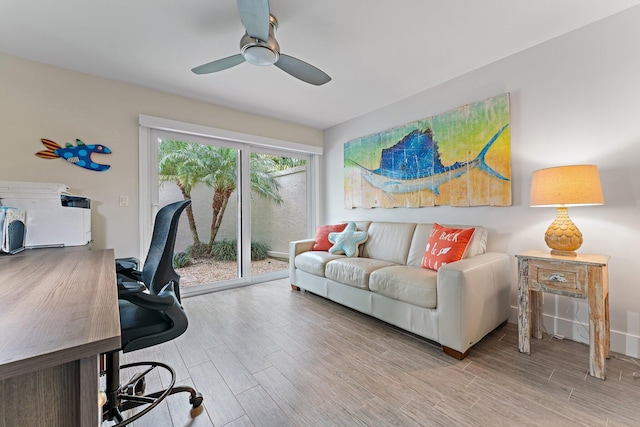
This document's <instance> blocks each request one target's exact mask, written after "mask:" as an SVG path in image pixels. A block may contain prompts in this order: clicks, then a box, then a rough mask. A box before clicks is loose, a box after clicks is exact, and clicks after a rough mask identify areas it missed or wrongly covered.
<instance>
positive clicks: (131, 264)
mask: <svg viewBox="0 0 640 427" xmlns="http://www.w3.org/2000/svg"><path fill="white" fill-rule="evenodd" d="M117 268H122V269H125V270H130V269H134V270H138V269H139V268H140V260H139V259H138V258H136V257H127V258H116V269H117Z"/></svg>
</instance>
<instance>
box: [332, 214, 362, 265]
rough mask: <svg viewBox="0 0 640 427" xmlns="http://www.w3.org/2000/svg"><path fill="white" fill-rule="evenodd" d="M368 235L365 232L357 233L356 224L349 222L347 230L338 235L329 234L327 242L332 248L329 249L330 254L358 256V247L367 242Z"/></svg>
mask: <svg viewBox="0 0 640 427" xmlns="http://www.w3.org/2000/svg"><path fill="white" fill-rule="evenodd" d="M368 238H369V235H368V234H367V232H366V231H357V230H356V223H355V222H350V223H349V224H347V228H345V229H344V231H341V232H339V233H337V232H333V233H329V241H330V242H331V243H333V246H332V247H331V248H329V252H331V253H332V254H342V253H343V254H345V255H346V256H348V257H354V256H358V251H359V247H360V245H361V244H363V243H364V242H366V241H367V239H368Z"/></svg>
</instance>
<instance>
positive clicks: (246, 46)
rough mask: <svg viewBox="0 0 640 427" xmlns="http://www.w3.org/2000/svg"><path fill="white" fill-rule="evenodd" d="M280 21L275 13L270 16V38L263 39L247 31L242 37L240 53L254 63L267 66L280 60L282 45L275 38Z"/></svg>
mask: <svg viewBox="0 0 640 427" xmlns="http://www.w3.org/2000/svg"><path fill="white" fill-rule="evenodd" d="M277 28H278V21H277V20H276V18H275V17H274V16H273V15H270V16H269V40H267V41H263V40H260V39H256V38H253V37H251V36H250V35H249V34H247V33H245V34H244V36H242V39H240V53H242V56H244V59H245V60H246V61H247V62H248V63H250V64H253V65H260V66H267V65H273V64H275V63H276V62H278V59H279V58H280V45H279V44H278V41H277V40H276V39H275V32H276V29H277Z"/></svg>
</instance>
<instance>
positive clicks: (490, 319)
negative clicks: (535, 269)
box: [436, 252, 511, 353]
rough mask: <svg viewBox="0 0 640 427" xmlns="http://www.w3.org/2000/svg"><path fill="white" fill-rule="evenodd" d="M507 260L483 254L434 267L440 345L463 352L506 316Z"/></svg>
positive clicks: (508, 267) (509, 262) (509, 286)
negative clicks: (436, 270)
mask: <svg viewBox="0 0 640 427" xmlns="http://www.w3.org/2000/svg"><path fill="white" fill-rule="evenodd" d="M510 273H511V259H510V258H509V256H508V255H507V254H502V253H491V252H489V253H485V254H482V255H477V256H474V257H472V258H467V259H463V260H460V261H456V262H452V263H450V264H446V265H443V266H442V267H440V269H439V270H438V279H437V285H436V286H437V291H436V292H437V308H436V309H437V311H438V313H439V321H438V339H439V342H440V344H442V345H444V346H447V347H450V348H452V349H454V350H457V351H459V352H461V353H465V352H466V351H467V350H468V349H469V348H470V347H471V346H472V345H474V344H475V343H476V342H478V341H479V340H481V339H482V338H483V337H484V336H485V335H486V334H488V333H489V332H491V331H492V330H494V329H495V328H496V327H498V326H499V325H500V324H501V323H502V322H504V321H505V320H507V319H508V318H509V297H510V292H511V274H510Z"/></svg>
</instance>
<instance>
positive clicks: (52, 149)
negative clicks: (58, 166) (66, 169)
mask: <svg viewBox="0 0 640 427" xmlns="http://www.w3.org/2000/svg"><path fill="white" fill-rule="evenodd" d="M40 141H42V145H44V146H45V147H47V149H46V150H42V151H38V152H37V153H36V156H38V157H42V158H43V159H58V158H60V159H63V160H66V161H67V162H69V163H72V164H74V165H76V166H80V167H81V168H84V169H88V170H92V171H97V172H104V171H106V170H107V169H109V168H110V167H111V165H104V164H100V163H95V162H94V161H93V160H92V159H91V154H93V153H98V154H111V150H110V149H109V147H107V146H105V145H100V144H91V145H87V144H85V143H84V142H82V141H81V140H79V139H76V145H73V144H70V143H68V142H67V144H66V145H65V146H64V147H61V146H60V145H59V144H57V143H56V142H53V141H51V140H49V139H44V138H43V139H41V140H40Z"/></svg>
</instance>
